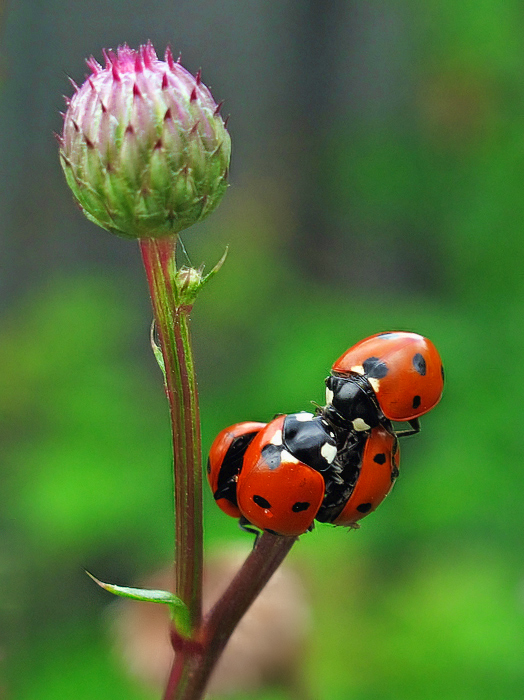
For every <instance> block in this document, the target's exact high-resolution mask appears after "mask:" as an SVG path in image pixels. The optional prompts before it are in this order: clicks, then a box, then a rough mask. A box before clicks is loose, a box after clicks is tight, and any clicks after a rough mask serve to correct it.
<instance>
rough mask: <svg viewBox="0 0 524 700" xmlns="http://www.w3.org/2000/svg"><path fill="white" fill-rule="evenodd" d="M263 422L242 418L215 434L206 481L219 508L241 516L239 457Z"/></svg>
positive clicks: (262, 425) (263, 425)
mask: <svg viewBox="0 0 524 700" xmlns="http://www.w3.org/2000/svg"><path fill="white" fill-rule="evenodd" d="M265 427H266V423H256V422H254V421H245V422H244V423H235V424H234V425H230V426H229V427H228V428H224V430H221V431H220V433H218V435H217V436H216V438H215V439H214V441H213V444H212V445H211V449H210V451H209V457H208V460H207V480H208V481H209V485H210V486H211V491H212V492H213V496H214V497H215V501H216V502H217V505H218V506H219V508H221V510H223V511H224V513H227V515H230V516H231V517H233V518H240V517H241V513H240V511H239V509H238V505H237V480H238V473H239V472H240V469H241V468H242V460H243V459H244V455H245V453H246V450H247V448H248V447H249V444H250V443H251V441H252V440H253V438H254V437H255V436H256V435H257V434H258V433H259V432H260V431H261V430H262V429H263V428H265Z"/></svg>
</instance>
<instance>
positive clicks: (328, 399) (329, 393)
mask: <svg viewBox="0 0 524 700" xmlns="http://www.w3.org/2000/svg"><path fill="white" fill-rule="evenodd" d="M333 396H334V394H333V392H332V391H331V389H329V388H328V387H326V403H328V404H329V403H333Z"/></svg>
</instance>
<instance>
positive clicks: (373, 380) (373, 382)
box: [368, 377, 380, 394]
mask: <svg viewBox="0 0 524 700" xmlns="http://www.w3.org/2000/svg"><path fill="white" fill-rule="evenodd" d="M368 382H369V383H370V384H371V386H372V387H373V391H374V392H375V394H376V393H377V391H378V388H379V386H380V379H377V378H376V377H368Z"/></svg>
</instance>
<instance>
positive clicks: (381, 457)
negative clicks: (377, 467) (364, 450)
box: [373, 452, 386, 464]
mask: <svg viewBox="0 0 524 700" xmlns="http://www.w3.org/2000/svg"><path fill="white" fill-rule="evenodd" d="M373 461H374V462H376V463H377V464H384V463H385V461H386V455H385V454H384V453H383V452H379V453H378V454H376V455H375V456H374V457H373Z"/></svg>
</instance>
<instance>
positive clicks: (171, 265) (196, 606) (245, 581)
mask: <svg viewBox="0 0 524 700" xmlns="http://www.w3.org/2000/svg"><path fill="white" fill-rule="evenodd" d="M176 240H177V239H176V236H173V237H166V238H162V239H149V238H148V239H142V240H141V241H140V248H141V252H142V259H143V261H144V267H145V271H146V275H147V280H148V283H149V290H150V293H151V301H152V303H153V312H154V317H155V327H156V330H157V333H158V337H159V340H160V347H161V350H162V357H163V360H164V369H165V383H166V393H167V397H168V401H169V411H170V416H171V429H172V436H173V463H174V494H175V495H174V500H175V593H176V595H178V596H179V597H180V598H181V599H182V600H183V601H184V603H185V604H186V605H187V607H188V610H189V618H190V626H191V631H192V633H191V639H187V638H184V637H181V636H180V634H179V633H178V632H177V630H173V640H174V644H173V646H174V649H175V658H174V661H173V665H172V668H171V672H170V675H169V680H168V683H167V687H166V690H165V693H164V700H200V698H202V697H203V694H204V692H205V687H206V685H207V683H208V681H209V677H210V675H211V672H212V671H213V668H214V667H215V664H216V662H217V661H218V659H219V657H220V654H221V653H222V651H223V650H224V647H225V646H226V644H227V642H228V640H229V638H230V636H231V634H232V632H233V630H234V629H235V627H236V626H237V624H238V622H239V621H240V620H241V618H242V617H243V615H244V613H245V612H246V611H247V610H248V608H249V607H250V606H251V604H252V603H253V601H254V600H255V599H256V597H257V596H258V594H259V593H260V591H261V590H262V589H263V588H264V586H265V585H266V583H267V582H268V581H269V579H270V578H271V576H272V575H273V574H274V573H275V571H276V570H277V568H278V567H279V566H280V564H281V563H282V561H283V560H284V558H285V556H286V555H287V553H288V552H289V550H290V549H291V547H292V546H293V544H294V543H295V541H296V539H297V538H296V537H282V536H280V535H272V534H270V533H268V532H264V533H263V534H262V535H261V536H260V537H259V538H258V540H257V542H256V544H255V547H254V548H253V551H252V552H251V554H250V555H249V556H248V557H247V559H246V561H245V562H244V564H243V565H242V567H241V569H240V570H239V572H238V573H237V575H236V576H235V578H234V579H233V581H232V582H231V583H230V585H229V587H228V588H227V590H226V591H225V593H224V594H223V595H222V597H221V598H220V599H219V600H218V602H217V603H216V604H215V606H214V607H213V608H212V609H211V610H210V612H209V613H208V615H207V616H206V618H205V620H204V622H203V623H202V612H201V606H202V464H201V439H200V419H199V410H198V394H197V387H196V380H195V373H194V367H193V356H192V351H191V341H190V333H189V313H190V311H191V308H190V307H189V306H187V305H184V304H183V303H181V294H180V290H179V289H178V288H177V286H176V281H175V272H176V261H175V249H176Z"/></svg>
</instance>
